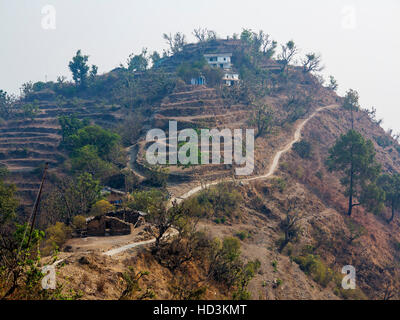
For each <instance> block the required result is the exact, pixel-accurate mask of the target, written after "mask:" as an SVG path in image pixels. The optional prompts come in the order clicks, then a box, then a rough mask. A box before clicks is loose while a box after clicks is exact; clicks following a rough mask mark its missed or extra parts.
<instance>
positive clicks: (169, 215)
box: [146, 201, 188, 253]
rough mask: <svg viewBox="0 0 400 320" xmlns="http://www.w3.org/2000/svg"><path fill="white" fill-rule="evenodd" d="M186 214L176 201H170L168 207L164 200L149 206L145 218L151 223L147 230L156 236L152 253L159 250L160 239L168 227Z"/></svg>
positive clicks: (185, 210)
mask: <svg viewBox="0 0 400 320" xmlns="http://www.w3.org/2000/svg"><path fill="white" fill-rule="evenodd" d="M187 214H188V211H187V209H186V208H185V207H184V206H179V205H178V204H177V203H176V201H174V202H173V203H172V207H171V208H168V207H167V205H166V204H165V203H164V202H158V203H156V204H155V205H154V206H152V207H150V208H149V213H148V215H147V216H146V220H147V221H148V222H150V223H151V224H152V226H151V227H149V228H148V231H149V232H150V233H151V234H152V235H153V236H154V237H155V238H156V241H155V245H154V253H158V252H159V250H160V243H161V240H162V239H163V237H164V236H165V235H166V234H167V232H168V231H169V230H170V228H171V227H172V226H173V225H174V224H175V223H177V221H178V220H179V219H180V218H181V217H183V216H185V215H187Z"/></svg>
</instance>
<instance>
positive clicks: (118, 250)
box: [103, 105, 338, 256]
mask: <svg viewBox="0 0 400 320" xmlns="http://www.w3.org/2000/svg"><path fill="white" fill-rule="evenodd" d="M337 107H338V105H329V106H325V107H320V108H318V109H316V110H315V111H314V112H313V113H312V114H311V115H310V116H309V117H308V118H307V119H305V120H303V121H302V122H300V123H299V124H298V125H297V127H296V130H295V132H294V136H293V139H292V140H291V141H290V142H289V143H288V144H287V145H285V146H284V147H283V149H281V150H279V151H278V152H277V153H276V154H275V156H274V158H273V160H272V164H271V167H270V168H269V171H268V173H266V174H264V175H260V176H255V177H251V178H245V179H239V181H240V182H242V183H246V182H250V181H254V180H260V179H268V178H271V177H272V176H273V174H274V173H275V171H276V169H277V168H278V165H279V160H280V159H281V157H282V155H283V154H285V153H286V152H288V151H289V150H290V149H291V148H292V146H293V145H294V144H295V143H296V142H298V141H299V140H300V139H301V131H302V130H303V128H304V126H305V125H306V124H307V122H308V121H310V120H311V119H312V118H314V117H315V115H316V114H317V113H319V112H321V111H323V110H327V109H334V108H337ZM229 180H230V179H225V180H216V181H213V182H210V183H207V184H205V185H200V186H197V187H195V188H193V189H191V190H189V191H188V192H186V193H184V194H183V195H182V196H180V197H173V198H171V200H170V203H169V204H170V205H172V202H173V201H176V202H177V203H180V202H182V201H183V200H185V199H187V198H189V197H191V196H192V195H194V194H196V193H198V192H200V191H201V190H203V189H204V188H205V187H209V186H213V185H217V184H218V183H221V182H223V181H229ZM170 236H172V234H171V235H170ZM153 242H155V239H150V240H147V241H141V242H134V243H131V244H128V245H125V246H122V247H119V248H115V249H112V250H109V251H107V252H104V253H103V254H104V255H108V256H113V255H115V254H118V253H121V252H123V251H126V250H128V249H131V248H135V247H139V246H143V245H147V244H150V243H153Z"/></svg>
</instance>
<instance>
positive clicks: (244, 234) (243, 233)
mask: <svg viewBox="0 0 400 320" xmlns="http://www.w3.org/2000/svg"><path fill="white" fill-rule="evenodd" d="M235 236H236V237H238V238H239V239H240V240H242V241H243V240H246V239H247V238H249V237H250V234H249V233H248V232H247V231H239V232H237V233H236V234H235Z"/></svg>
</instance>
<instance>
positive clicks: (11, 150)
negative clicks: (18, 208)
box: [0, 99, 120, 204]
mask: <svg viewBox="0 0 400 320" xmlns="http://www.w3.org/2000/svg"><path fill="white" fill-rule="evenodd" d="M35 103H37V105H38V107H39V113H38V114H37V115H36V117H35V118H34V119H18V118H17V119H16V120H9V121H6V122H5V123H4V124H3V125H2V126H1V127H0V164H1V165H5V166H6V167H7V168H8V170H9V171H10V173H11V175H10V178H9V180H10V182H12V183H15V184H16V186H17V189H18V194H19V195H20V198H21V200H22V202H23V203H25V204H29V203H31V202H32V200H33V199H34V197H35V195H36V192H37V189H38V187H39V182H40V181H39V177H38V176H37V175H35V174H34V172H35V169H37V168H39V167H40V166H42V165H43V164H44V163H46V162H48V163H49V170H50V171H54V170H57V168H58V167H59V166H60V164H62V163H63V162H64V160H65V159H66V155H65V154H64V153H63V152H62V150H60V149H59V148H58V146H59V144H60V141H61V132H60V125H59V122H58V117H59V116H62V115H71V114H76V116H77V117H78V118H80V119H84V118H87V119H90V120H91V121H93V122H95V123H97V124H99V125H103V126H110V125H112V124H113V123H114V124H115V121H116V120H117V119H118V118H120V115H119V114H118V112H117V111H116V110H114V109H111V108H109V109H107V108H106V109H104V108H103V109H100V108H99V107H98V106H97V104H96V102H95V101H87V100H82V101H79V106H76V104H73V103H70V104H68V103H65V104H63V106H61V107H60V106H57V105H56V104H55V103H54V102H52V101H51V100H50V99H49V100H39V101H37V102H36V101H35Z"/></svg>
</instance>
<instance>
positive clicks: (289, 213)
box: [279, 197, 304, 251]
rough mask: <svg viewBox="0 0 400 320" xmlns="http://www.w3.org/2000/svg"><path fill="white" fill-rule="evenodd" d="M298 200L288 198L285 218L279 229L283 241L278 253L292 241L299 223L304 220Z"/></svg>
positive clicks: (296, 234)
mask: <svg viewBox="0 0 400 320" xmlns="http://www.w3.org/2000/svg"><path fill="white" fill-rule="evenodd" d="M299 206H300V199H299V198H297V197H294V198H288V199H287V205H286V208H285V214H286V217H285V219H284V220H282V222H281V228H282V229H283V231H284V239H283V241H282V242H281V244H280V247H279V251H282V250H283V249H284V248H285V247H286V245H287V244H288V243H289V242H290V241H292V240H294V239H295V238H296V237H297V236H298V233H299V231H300V227H299V222H300V221H301V220H303V219H304V214H303V213H300V212H299V211H300V210H299Z"/></svg>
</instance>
